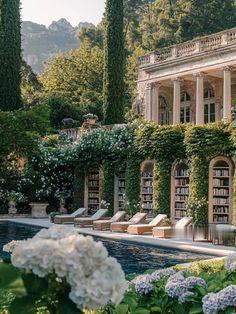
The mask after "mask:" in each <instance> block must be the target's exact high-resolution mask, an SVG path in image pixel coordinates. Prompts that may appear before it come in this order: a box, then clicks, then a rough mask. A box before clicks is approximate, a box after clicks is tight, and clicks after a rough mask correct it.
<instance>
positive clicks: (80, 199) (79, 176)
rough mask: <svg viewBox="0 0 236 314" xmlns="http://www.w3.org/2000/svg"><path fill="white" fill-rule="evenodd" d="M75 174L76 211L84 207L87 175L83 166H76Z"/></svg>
mask: <svg viewBox="0 0 236 314" xmlns="http://www.w3.org/2000/svg"><path fill="white" fill-rule="evenodd" d="M74 169H75V172H74V209H77V208H83V207H84V180H85V173H84V171H83V169H81V166H80V165H78V164H75V168H74Z"/></svg>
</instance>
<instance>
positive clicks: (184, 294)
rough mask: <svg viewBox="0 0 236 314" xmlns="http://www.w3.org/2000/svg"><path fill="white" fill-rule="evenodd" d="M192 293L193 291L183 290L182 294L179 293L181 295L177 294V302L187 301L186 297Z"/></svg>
mask: <svg viewBox="0 0 236 314" xmlns="http://www.w3.org/2000/svg"><path fill="white" fill-rule="evenodd" d="M193 295H194V293H193V292H191V291H187V292H185V293H183V294H181V295H180V296H179V298H178V301H179V303H184V302H186V301H187V298H188V297H192V296H193Z"/></svg>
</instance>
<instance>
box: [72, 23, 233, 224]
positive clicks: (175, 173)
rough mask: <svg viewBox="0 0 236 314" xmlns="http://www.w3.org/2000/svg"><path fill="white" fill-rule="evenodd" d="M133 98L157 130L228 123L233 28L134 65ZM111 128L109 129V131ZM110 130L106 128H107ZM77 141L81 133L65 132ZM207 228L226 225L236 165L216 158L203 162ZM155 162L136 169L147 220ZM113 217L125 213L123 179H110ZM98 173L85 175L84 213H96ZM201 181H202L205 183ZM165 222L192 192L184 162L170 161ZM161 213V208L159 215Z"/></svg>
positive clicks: (180, 212) (182, 209)
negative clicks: (206, 173)
mask: <svg viewBox="0 0 236 314" xmlns="http://www.w3.org/2000/svg"><path fill="white" fill-rule="evenodd" d="M137 85H138V89H137V91H138V93H137V98H136V101H135V103H134V106H133V110H134V111H135V112H136V114H138V115H143V116H144V117H145V118H146V119H147V120H148V121H154V122H156V123H157V124H159V125H168V124H171V125H179V124H181V123H192V124H196V125H200V126H201V125H204V124H205V123H211V122H215V121H225V122H230V121H231V118H232V117H231V115H232V106H233V104H234V99H236V28H234V29H230V30H226V31H224V32H220V33H217V34H213V35H210V36H207V37H203V38H200V39H196V40H193V41H189V42H186V43H183V44H179V45H175V46H171V47H168V48H164V49H161V50H159V51H157V52H154V53H151V54H149V55H146V56H143V57H141V58H140V59H139V75H138V82H137ZM113 127H114V126H113ZM108 130H109V128H108ZM67 135H68V136H69V137H70V138H71V139H72V140H73V141H78V140H79V138H80V136H81V130H78V129H70V130H67ZM207 162H208V165H207V166H208V168H209V171H208V172H209V177H208V186H209V191H208V192H209V193H208V204H209V205H208V213H207V214H208V222H209V223H211V224H231V223H232V221H233V194H234V193H235V191H234V189H233V185H234V184H233V181H234V172H235V160H233V159H231V158H230V157H229V156H223V155H222V156H215V157H214V158H213V159H212V160H208V161H207ZM154 165H155V161H154V160H145V161H143V163H142V164H141V165H140V202H141V208H142V210H143V211H147V212H148V213H149V214H150V215H151V214H152V213H153V210H156V209H155V208H154V205H153V199H154V197H155V195H154V193H155V192H154V191H155V184H156V183H155V179H154V177H155V175H154ZM111 175H112V176H113V175H114V187H113V188H114V206H113V208H114V211H115V212H116V211H118V210H123V209H124V201H125V195H126V184H127V182H126V173H125V171H124V173H114V174H111ZM102 177H103V174H102V169H101V168H100V169H97V170H96V171H92V172H90V173H87V174H86V177H85V180H84V189H83V190H84V193H83V194H84V195H83V199H84V207H85V208H89V209H90V210H92V211H96V210H98V209H99V208H100V204H101V200H102ZM205 180H206V179H205ZM170 190H171V195H170V201H169V206H170V207H169V208H170V217H171V219H172V220H173V221H176V220H178V219H181V218H182V217H185V216H186V215H187V203H188V199H189V195H190V191H191V178H190V170H189V164H188V161H187V160H186V161H184V160H182V161H181V162H179V161H175V162H174V163H173V166H172V169H171V173H170ZM158 210H159V212H161V208H159V209H158Z"/></svg>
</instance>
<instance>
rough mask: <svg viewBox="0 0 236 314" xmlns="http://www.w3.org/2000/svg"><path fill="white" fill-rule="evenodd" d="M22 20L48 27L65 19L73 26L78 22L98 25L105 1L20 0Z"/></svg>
mask: <svg viewBox="0 0 236 314" xmlns="http://www.w3.org/2000/svg"><path fill="white" fill-rule="evenodd" d="M21 7H22V11H21V14H22V20H23V21H32V22H36V23H39V24H44V25H47V26H48V25H49V24H51V22H52V21H57V20H59V19H60V18H66V19H67V20H68V22H70V23H71V24H72V25H73V26H77V25H78V24H79V22H90V23H93V24H98V23H99V22H100V21H101V19H102V16H103V12H104V7H105V0H21Z"/></svg>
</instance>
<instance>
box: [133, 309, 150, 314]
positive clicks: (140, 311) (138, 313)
mask: <svg viewBox="0 0 236 314" xmlns="http://www.w3.org/2000/svg"><path fill="white" fill-rule="evenodd" d="M134 313H135V314H149V313H150V311H149V310H147V309H144V308H137V309H136V310H135V311H134Z"/></svg>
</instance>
